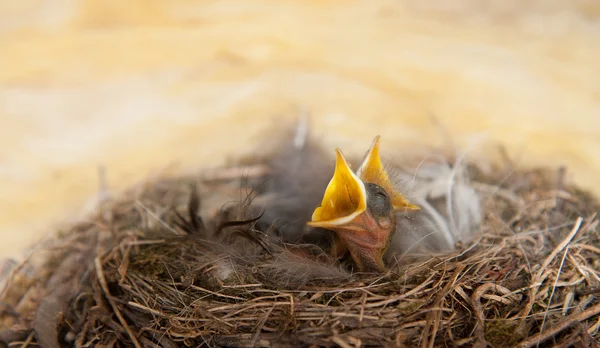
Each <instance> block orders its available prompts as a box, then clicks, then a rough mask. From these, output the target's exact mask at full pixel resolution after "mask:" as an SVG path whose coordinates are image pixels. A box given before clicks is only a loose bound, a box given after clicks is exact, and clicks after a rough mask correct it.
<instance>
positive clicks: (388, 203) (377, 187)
mask: <svg viewBox="0 0 600 348" xmlns="http://www.w3.org/2000/svg"><path fill="white" fill-rule="evenodd" d="M379 138H380V137H379V136H377V137H375V140H374V141H373V144H372V145H371V148H370V149H369V151H368V153H367V155H366V157H365V159H364V161H363V163H362V164H361V166H360V167H359V168H358V170H357V171H356V174H355V173H353V172H352V170H351V168H350V165H349V164H348V162H347V161H346V159H345V158H344V155H343V154H342V152H341V151H340V150H339V149H336V165H335V170H334V173H333V177H332V178H331V180H330V181H329V184H328V185H327V188H326V189H325V194H324V195H323V200H322V202H321V206H319V207H317V208H316V209H315V210H314V212H313V214H312V219H311V221H309V222H308V223H307V224H308V225H309V226H313V227H322V228H326V229H329V230H333V231H334V232H335V234H336V236H337V238H336V242H335V243H334V247H333V248H332V254H333V255H334V256H336V257H340V256H343V255H344V254H345V253H346V252H350V256H351V257H352V259H353V260H354V262H355V263H356V264H357V266H358V268H359V269H360V270H361V271H364V272H385V271H386V267H385V264H384V262H383V255H384V254H385V252H386V250H387V248H388V247H389V245H390V242H391V240H392V236H393V235H394V231H395V230H396V211H399V210H420V207H418V206H416V205H414V204H411V203H409V202H408V200H407V199H406V198H405V197H404V195H402V194H401V193H400V192H399V191H397V190H395V189H394V187H393V185H392V183H391V181H390V178H389V176H388V174H387V172H386V170H385V168H384V167H383V164H382V163H381V158H380V155H379Z"/></svg>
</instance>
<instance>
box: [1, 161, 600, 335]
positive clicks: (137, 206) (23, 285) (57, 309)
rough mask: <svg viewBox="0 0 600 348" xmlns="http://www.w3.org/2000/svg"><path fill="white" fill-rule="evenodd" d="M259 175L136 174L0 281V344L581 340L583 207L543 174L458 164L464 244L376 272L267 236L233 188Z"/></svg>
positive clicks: (588, 289)
mask: <svg viewBox="0 0 600 348" xmlns="http://www.w3.org/2000/svg"><path fill="white" fill-rule="evenodd" d="M268 171H269V168H268V167H265V166H264V165H262V164H260V163H259V164H255V165H249V166H248V167H244V168H224V169H223V170H221V171H219V172H215V173H212V174H210V175H207V174H206V173H202V174H199V175H196V176H188V177H178V178H171V179H163V180H160V181H158V182H153V183H148V184H146V185H145V186H144V187H142V188H141V189H140V188H138V189H137V190H132V191H131V192H129V193H128V194H126V195H125V196H124V197H122V198H121V199H119V200H116V201H111V202H107V203H106V204H104V205H103V206H102V207H100V208H99V209H98V212H97V213H96V214H95V216H93V217H92V218H90V219H89V220H88V221H84V222H81V223H79V224H77V225H75V226H73V227H72V228H70V229H69V230H67V231H63V232H61V233H59V235H58V236H57V237H56V238H55V239H52V240H51V241H49V242H46V243H45V244H44V245H42V246H40V247H38V248H36V250H35V251H34V252H33V253H32V255H31V256H30V257H29V258H28V259H27V260H25V261H23V262H22V263H20V264H18V265H13V266H12V267H11V268H12V270H11V271H10V273H9V275H8V276H6V277H5V278H6V279H5V281H4V285H3V287H2V288H0V346H2V341H4V342H6V344H7V345H10V346H35V345H39V346H42V347H54V346H57V345H60V346H78V347H90V346H97V347H98V346H111V347H112V346H135V347H159V346H160V347H176V346H229V347H290V346H341V347H358V346H411V347H413V346H420V347H433V346H467V347H471V346H478V347H483V346H485V345H486V344H487V345H489V346H492V347H505V346H519V347H531V346H537V345H540V346H555V345H557V346H565V347H566V346H590V345H597V343H598V339H599V338H600V333H599V327H600V317H599V313H600V300H599V299H598V296H599V293H600V287H599V282H600V264H599V261H598V260H599V257H600V249H599V246H600V236H599V233H598V228H597V226H598V222H597V219H596V211H598V204H597V203H596V201H595V200H594V199H592V198H591V197H590V196H589V195H587V194H586V193H584V192H581V191H579V190H578V189H576V188H573V187H566V186H565V185H564V184H562V183H561V181H560V180H559V179H560V176H557V175H556V171H551V170H533V171H522V172H511V173H510V175H506V171H502V170H497V171H495V172H493V173H488V174H483V173H482V172H479V171H477V170H476V169H475V168H470V171H471V177H472V179H473V182H472V185H473V187H474V188H475V189H477V190H478V191H479V192H480V194H481V195H482V202H483V206H482V211H483V222H482V227H481V233H480V234H479V235H478V237H477V238H476V239H475V241H474V242H472V243H469V244H465V245H462V246H461V245H458V246H457V250H456V251H454V252H450V253H445V254H438V255H408V256H403V257H402V258H400V259H398V260H396V262H395V263H394V264H392V265H390V266H391V267H390V272H389V273H388V274H383V275H373V274H357V273H352V272H350V271H348V269H347V268H346V267H344V264H339V263H336V262H335V261H334V260H330V259H329V258H328V257H327V255H326V254H325V253H323V252H321V251H320V249H318V248H316V247H312V246H310V245H290V244H286V243H284V242H282V241H281V240H279V239H277V238H275V237H273V235H274V234H273V233H269V232H272V231H270V229H273V227H272V226H266V225H263V224H261V223H258V222H257V221H258V219H257V218H258V216H259V215H258V214H259V213H260V212H257V210H256V209H253V208H252V202H251V201H252V198H254V197H255V196H257V195H258V196H260V194H261V192H260V189H257V190H250V189H249V188H256V187H260V183H261V182H264V180H265V176H266V175H268ZM241 179H242V180H241ZM240 187H242V190H240ZM245 188H246V189H245ZM196 190H197V191H199V193H198V194H195V192H197V191H196ZM223 192H229V193H231V194H232V195H234V196H235V195H238V197H240V198H241V199H240V200H239V201H241V202H238V203H230V204H227V205H225V206H224V208H222V203H224V202H225V201H226V200H223V198H222V197H223ZM240 192H242V194H241V195H240ZM225 196H226V195H225ZM219 197H221V198H219ZM221 208H222V209H221ZM198 211H200V213H198ZM11 342H12V343H11Z"/></svg>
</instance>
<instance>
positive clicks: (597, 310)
mask: <svg viewBox="0 0 600 348" xmlns="http://www.w3.org/2000/svg"><path fill="white" fill-rule="evenodd" d="M598 314H600V304H597V305H595V306H594V307H592V308H590V309H588V310H587V311H584V312H581V313H579V314H571V315H570V316H568V317H566V318H565V319H564V320H562V321H561V322H560V323H559V324H558V325H556V326H554V327H553V328H552V329H550V330H548V331H546V332H544V333H542V332H540V333H539V334H536V335H534V336H530V337H529V338H527V339H525V340H523V341H521V344H519V345H518V346H517V347H523V348H525V347H532V346H534V345H538V344H540V343H542V342H544V341H545V340H547V339H549V338H552V337H554V336H555V335H557V334H558V333H559V332H561V331H563V330H566V329H568V328H570V327H571V326H574V325H576V324H579V323H581V322H582V321H584V320H586V319H589V318H590V317H592V316H594V315H598Z"/></svg>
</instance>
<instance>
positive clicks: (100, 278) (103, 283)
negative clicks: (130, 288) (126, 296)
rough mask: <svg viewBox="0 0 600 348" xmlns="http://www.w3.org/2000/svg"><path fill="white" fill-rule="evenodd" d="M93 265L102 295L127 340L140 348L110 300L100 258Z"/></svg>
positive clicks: (110, 296) (119, 312)
mask: <svg viewBox="0 0 600 348" xmlns="http://www.w3.org/2000/svg"><path fill="white" fill-rule="evenodd" d="M94 264H95V266H96V274H97V276H98V281H99V282H100V286H101V287H102V291H104V295H105V296H106V299H107V300H108V303H110V306H111V307H112V309H113V311H114V312H115V315H116V316H117V318H118V319H119V322H120V323H121V325H123V328H125V331H127V334H128V335H129V338H130V339H131V341H132V342H133V345H134V346H135V347H136V348H142V346H141V345H140V343H139V342H138V340H137V338H136V337H135V335H134V334H133V331H131V329H130V328H129V325H127V322H126V321H125V318H123V315H122V314H121V311H120V310H119V308H118V307H117V305H116V304H115V302H114V301H113V300H112V295H111V294H110V291H109V290H108V284H107V283H106V278H105V277H104V270H103V269H102V262H101V261H100V256H98V257H96V259H95V260H94Z"/></svg>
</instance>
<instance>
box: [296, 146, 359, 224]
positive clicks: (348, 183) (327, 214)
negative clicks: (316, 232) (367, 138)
mask: <svg viewBox="0 0 600 348" xmlns="http://www.w3.org/2000/svg"><path fill="white" fill-rule="evenodd" d="M335 154H336V157H335V158H336V160H335V171H334V173H333V177H332V178H331V180H330V181H329V184H328V185H327V188H326V189H325V194H324V195H323V201H322V202H321V206H320V207H318V208H317V209H315V211H314V212H313V215H312V221H310V222H308V225H310V226H315V227H324V228H335V227H338V226H340V225H344V224H347V223H349V222H351V221H352V220H354V218H356V217H357V216H358V215H360V214H361V213H363V212H364V211H365V210H366V209H367V194H366V191H365V185H364V184H363V182H362V181H360V179H359V178H358V177H357V176H356V175H355V174H354V173H353V172H352V170H351V169H350V165H348V162H346V159H345V158H344V155H342V152H341V151H340V149H336V150H335Z"/></svg>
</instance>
